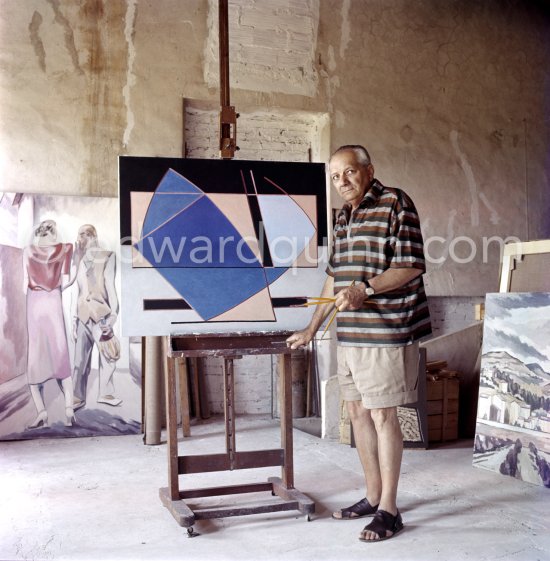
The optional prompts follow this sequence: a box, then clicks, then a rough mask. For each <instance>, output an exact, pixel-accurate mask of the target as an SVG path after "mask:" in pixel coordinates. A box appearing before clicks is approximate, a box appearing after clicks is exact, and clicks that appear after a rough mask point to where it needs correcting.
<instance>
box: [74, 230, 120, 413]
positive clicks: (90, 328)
mask: <svg viewBox="0 0 550 561" xmlns="http://www.w3.org/2000/svg"><path fill="white" fill-rule="evenodd" d="M75 255H76V256H77V259H78V258H80V263H79V264H78V269H77V273H76V282H77V284H78V297H77V301H76V314H75V317H74V318H73V322H74V323H73V337H74V339H75V357H74V372H73V379H74V409H75V410H77V409H80V408H81V407H83V406H84V405H85V404H86V397H87V396H86V393H87V386H88V377H89V375H90V371H91V363H92V351H93V348H94V345H96V346H97V348H98V351H99V353H98V355H99V391H98V395H97V402H98V403H106V404H107V405H112V406H117V405H120V404H121V403H122V400H121V399H119V398H118V397H115V388H114V383H113V375H114V373H115V370H116V361H117V360H118V359H119V358H120V345H119V343H118V340H117V338H116V336H115V335H114V333H113V325H114V324H115V322H116V320H117V315H118V298H117V293H116V288H115V273H116V259H115V254H114V252H112V251H108V250H106V249H103V248H101V247H99V243H98V239H97V232H96V229H95V227H94V226H92V225H91V224H84V225H83V226H81V227H80V228H79V230H78V238H77V241H76V246H75Z"/></svg>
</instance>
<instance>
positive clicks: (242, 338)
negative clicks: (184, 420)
mask: <svg viewBox="0 0 550 561" xmlns="http://www.w3.org/2000/svg"><path fill="white" fill-rule="evenodd" d="M289 335H290V333H289V332H281V331H278V332H265V333H242V334H241V333H239V334H226V333H223V334H205V335H181V336H172V337H171V338H170V339H166V340H167V341H169V344H168V345H166V346H167V348H166V353H165V355H166V418H167V440H168V487H163V488H161V489H160V498H161V501H162V502H163V504H164V505H165V506H166V507H167V508H168V510H169V511H170V512H171V514H172V515H173V516H174V518H175V519H176V521H177V522H178V524H179V525H180V526H184V527H186V528H187V533H188V535H189V537H192V536H195V535H197V534H196V532H194V530H193V525H194V523H195V521H196V520H206V519H211V518H225V517H228V516H243V515H248V514H259V513H265V512H278V511H286V510H298V511H300V512H301V513H302V514H304V515H305V517H306V519H307V520H309V518H310V514H312V513H313V512H315V503H314V502H313V501H311V500H310V499H309V498H308V497H307V496H306V495H304V494H302V493H301V492H300V491H298V490H297V489H295V488H294V464H293V440H292V380H291V359H290V355H291V352H292V351H291V349H290V348H289V347H287V345H286V338H287V337H288V336H289ZM259 354H281V355H283V361H282V362H283V372H282V373H281V391H280V394H279V406H280V418H281V448H276V449H271V450H255V451H246V452H239V451H237V449H236V434H235V410H234V407H235V399H234V388H235V385H234V368H233V361H234V360H235V359H238V358H241V357H242V356H243V355H259ZM206 356H217V357H223V359H224V398H225V407H224V409H225V411H224V413H225V414H224V418H225V447H226V449H225V452H224V453H221V454H206V455H187V456H186V455H180V454H179V451H178V435H177V399H176V394H177V392H176V374H175V361H174V359H178V358H181V357H206ZM270 466H281V477H280V478H279V477H270V478H268V480H267V481H266V482H261V483H249V484H240V485H228V486H223V487H209V488H203V489H181V488H180V485H179V475H180V474H190V473H205V472H211V471H228V470H235V469H250V468H260V467H270ZM259 491H269V492H271V494H272V495H276V496H278V497H279V498H280V500H279V501H278V502H273V501H271V502H264V503H259V504H256V505H253V506H247V507H245V508H239V507H217V508H205V509H195V510H192V509H191V508H190V507H189V505H188V504H187V503H186V500H187V499H198V498H201V497H212V496H218V495H234V494H240V493H256V492H259Z"/></svg>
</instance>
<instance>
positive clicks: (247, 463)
mask: <svg viewBox="0 0 550 561" xmlns="http://www.w3.org/2000/svg"><path fill="white" fill-rule="evenodd" d="M284 461H285V454H284V449H283V448H274V449H272V450H254V451H250V452H233V453H232V454H231V455H230V454H204V455H200V456H178V473H179V474H185V473H204V472H210V471H229V470H234V469H249V468H260V467H272V466H283V465H284Z"/></svg>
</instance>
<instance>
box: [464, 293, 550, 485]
mask: <svg viewBox="0 0 550 561" xmlns="http://www.w3.org/2000/svg"><path fill="white" fill-rule="evenodd" d="M473 464H474V466H476V467H482V468H486V469H489V470H492V471H495V472H497V473H500V474H502V475H508V476H511V477H515V478H516V479H521V480H522V481H527V482H529V483H534V484H536V485H541V486H545V487H550V293H547V292H544V293H536V292H525V293H500V294H488V295H487V298H486V304H485V322H484V334H483V354H482V358H481V377H480V388H479V401H478V409H477V425H476V437H475V444H474V460H473Z"/></svg>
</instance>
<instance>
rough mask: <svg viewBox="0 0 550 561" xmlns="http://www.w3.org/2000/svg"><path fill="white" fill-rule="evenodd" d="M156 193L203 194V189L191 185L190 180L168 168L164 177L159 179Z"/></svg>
mask: <svg viewBox="0 0 550 561" xmlns="http://www.w3.org/2000/svg"><path fill="white" fill-rule="evenodd" d="M155 192H156V193H180V194H182V193H195V194H200V195H204V191H203V190H202V189H199V188H198V187H197V186H196V185H193V183H191V181H189V180H188V179H187V178H185V177H183V175H180V174H179V173H178V172H176V171H174V170H173V169H169V170H168V171H167V172H166V173H165V174H164V177H163V178H162V179H161V181H160V183H159V184H158V186H157V188H156V189H155Z"/></svg>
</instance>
